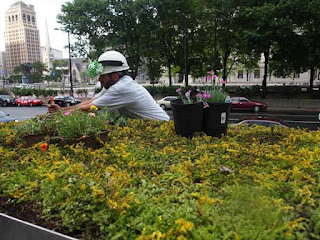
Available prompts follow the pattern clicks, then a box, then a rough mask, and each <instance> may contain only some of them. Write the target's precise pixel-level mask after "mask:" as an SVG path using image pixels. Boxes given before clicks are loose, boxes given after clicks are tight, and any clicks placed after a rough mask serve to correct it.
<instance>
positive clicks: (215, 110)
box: [203, 103, 231, 138]
mask: <svg viewBox="0 0 320 240" xmlns="http://www.w3.org/2000/svg"><path fill="white" fill-rule="evenodd" d="M208 104H209V107H208V108H205V109H204V112H203V131H204V132H205V133H206V134H207V135H208V136H212V137H219V138H220V137H221V136H222V135H227V129H228V119H229V114H230V109H231V103H208Z"/></svg>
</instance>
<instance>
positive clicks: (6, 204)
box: [0, 197, 70, 235]
mask: <svg viewBox="0 0 320 240" xmlns="http://www.w3.org/2000/svg"><path fill="white" fill-rule="evenodd" d="M0 212H2V213H4V214H7V215H9V216H11V217H15V218H18V219H20V220H23V221H26V222H29V223H32V224H35V225H38V226H41V227H44V228H47V229H50V230H54V231H56V232H60V233H63V234H66V235H68V232H67V230H66V229H65V228H62V227H61V226H60V225H59V221H58V220H57V219H52V220H51V219H45V218H43V217H42V216H41V212H42V210H41V209H39V208H37V207H35V206H34V205H33V204H31V203H28V202H21V203H17V202H15V201H12V200H10V199H7V198H3V197H0ZM69 234H70V233H69Z"/></svg>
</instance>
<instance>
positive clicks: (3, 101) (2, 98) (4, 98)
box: [0, 95, 15, 107]
mask: <svg viewBox="0 0 320 240" xmlns="http://www.w3.org/2000/svg"><path fill="white" fill-rule="evenodd" d="M13 105H15V100H14V98H12V97H10V96H9V95H0V106H3V107H7V106H13Z"/></svg>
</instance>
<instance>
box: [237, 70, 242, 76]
mask: <svg viewBox="0 0 320 240" xmlns="http://www.w3.org/2000/svg"><path fill="white" fill-rule="evenodd" d="M238 78H243V70H238Z"/></svg>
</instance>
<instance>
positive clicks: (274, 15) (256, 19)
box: [237, 0, 292, 98]
mask: <svg viewBox="0 0 320 240" xmlns="http://www.w3.org/2000/svg"><path fill="white" fill-rule="evenodd" d="M281 2H282V1H275V0H273V1H266V0H264V1H254V0H251V1H246V2H245V4H244V5H241V6H240V8H239V11H238V12H237V13H238V14H237V23H238V27H239V30H240V31H239V37H240V39H241V40H240V41H241V42H243V43H244V46H247V47H246V48H247V50H248V51H250V50H251V51H254V52H256V53H257V54H260V53H263V56H264V75H263V81H262V97H263V98H264V97H265V96H266V94H267V88H266V86H267V76H268V67H269V61H270V56H271V55H272V51H273V48H274V46H275V44H276V43H277V42H278V41H280V40H281V38H282V36H285V35H288V33H290V32H291V26H292V25H291V24H290V19H288V18H287V14H285V13H284V11H282V10H283V9H282V7H283V5H281ZM251 51H250V52H251Z"/></svg>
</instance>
